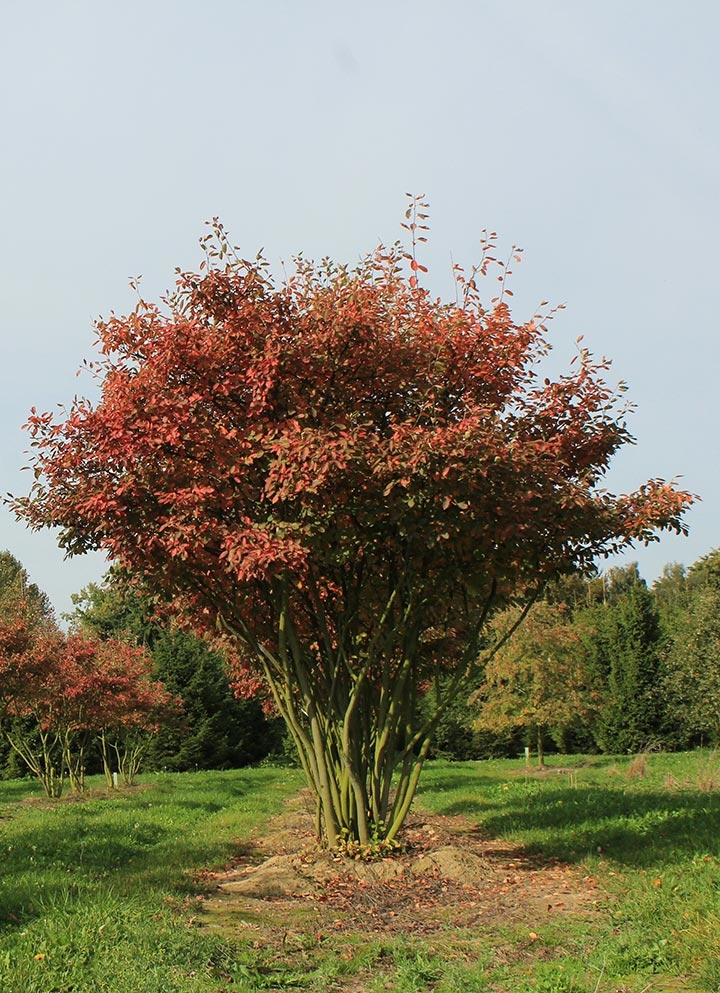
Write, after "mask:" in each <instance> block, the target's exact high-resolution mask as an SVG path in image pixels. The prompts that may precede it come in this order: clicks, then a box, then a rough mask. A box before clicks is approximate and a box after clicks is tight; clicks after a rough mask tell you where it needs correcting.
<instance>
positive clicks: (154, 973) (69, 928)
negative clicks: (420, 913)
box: [0, 753, 720, 993]
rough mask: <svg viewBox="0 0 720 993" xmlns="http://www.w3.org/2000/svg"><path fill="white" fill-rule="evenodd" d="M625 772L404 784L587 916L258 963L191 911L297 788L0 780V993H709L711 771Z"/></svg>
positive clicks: (311, 947) (166, 777) (294, 776)
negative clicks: (522, 860)
mask: <svg viewBox="0 0 720 993" xmlns="http://www.w3.org/2000/svg"><path fill="white" fill-rule="evenodd" d="M642 766H643V763H639V762H637V761H635V762H634V763H633V762H632V761H631V760H630V759H628V758H625V759H611V758H607V757H593V758H587V759H582V758H580V757H578V756H573V757H572V758H568V759H560V758H559V757H556V758H554V759H553V760H552V763H551V768H550V770H549V771H548V772H546V773H545V774H543V775H538V774H536V773H535V772H534V770H526V769H525V767H524V764H523V763H522V762H520V761H491V762H477V763H455V764H449V763H440V762H438V763H432V764H430V765H429V766H428V768H427V769H426V771H425V773H424V778H423V783H422V791H421V793H420V795H419V797H418V800H417V804H416V805H417V807H418V808H419V809H420V810H423V809H424V810H425V811H428V812H432V813H433V814H434V815H435V816H438V815H439V816H442V817H446V818H450V819H452V818H454V817H455V816H456V815H460V816H461V817H462V818H463V822H462V823H463V824H464V825H466V826H469V828H470V829H472V830H477V831H478V832H480V833H482V835H483V837H487V838H490V839H501V840H504V841H505V842H506V843H507V844H508V845H509V846H514V845H517V844H520V845H522V846H523V850H524V851H525V852H526V853H527V856H528V858H532V860H533V863H532V864H533V865H536V866H538V867H542V866H543V865H544V864H545V863H547V864H551V865H562V866H565V867H566V866H570V867H571V868H572V870H573V879H575V880H576V885H577V886H578V887H580V888H581V887H582V886H583V885H585V883H584V882H583V881H584V880H585V881H587V880H592V886H593V887H594V893H596V894H597V895H598V899H597V900H595V901H593V904H592V907H591V908H590V909H587V908H586V909H585V911H584V912H582V913H577V914H564V915H562V916H552V915H548V916H547V918H546V919H545V918H541V924H540V925H538V924H537V923H534V922H528V923H527V924H526V923H524V922H523V921H522V920H517V919H503V918H498V919H497V920H494V921H490V922H487V923H486V924H485V925H484V926H483V927H482V928H480V927H475V928H464V929H459V928H450V927H448V928H446V929H444V930H443V929H442V927H440V928H438V930H437V933H436V934H434V935H433V937H432V940H429V939H428V937H427V935H418V936H412V935H409V936H403V935H397V934H394V935H388V936H382V935H380V936H377V935H376V936H373V937H370V938H369V937H367V936H363V935H361V934H358V935H357V937H356V939H355V940H353V938H352V936H348V933H347V932H345V933H343V934H342V935H340V934H337V935H334V934H332V933H329V934H324V935H322V936H316V935H314V934H310V933H308V935H307V936H306V940H303V939H302V936H301V940H295V941H294V942H291V943H290V942H289V943H287V945H285V944H283V945H282V946H272V947H271V946H270V944H269V943H264V942H263V941H257V940H254V941H251V940H250V939H249V938H247V937H245V935H246V932H242V931H237V930H234V929H233V928H230V927H228V928H222V927H217V926H209V922H208V915H207V914H206V912H205V907H204V900H203V896H204V895H205V892H206V891H207V890H208V888H209V886H210V885H211V879H210V876H209V872H210V871H211V870H216V869H219V868H220V867H222V866H224V865H225V864H227V863H228V861H229V860H230V859H231V858H232V857H233V855H234V854H236V853H237V852H238V851H239V850H240V849H242V847H243V844H244V843H245V842H246V841H247V839H248V838H249V837H250V835H251V833H252V832H253V831H255V832H258V831H259V832H261V833H262V830H263V825H264V824H265V823H266V822H267V820H268V818H269V817H270V816H271V815H273V814H274V813H277V812H278V811H280V810H281V809H282V807H283V800H284V798H287V797H290V796H292V795H293V794H295V793H296V791H297V790H298V789H299V787H300V786H301V785H302V779H301V776H300V774H299V773H298V772H297V771H295V770H288V769H280V768H270V767H267V768H257V769H247V770H240V771H234V772H222V773H187V774H157V775H152V776H146V777H144V778H143V780H142V785H141V788H139V789H138V790H136V791H132V792H121V791H118V793H117V794H112V795H107V794H105V793H104V792H102V791H101V790H100V787H101V782H100V781H99V780H98V781H96V782H94V781H93V782H91V783H90V787H91V793H90V795H89V798H87V799H83V800H81V801H73V800H72V799H64V800H62V801H59V802H57V801H56V802H52V801H47V800H45V799H43V798H42V797H41V796H40V794H39V791H38V790H37V789H35V787H34V785H33V784H32V783H30V782H29V781H12V782H4V783H0V873H1V874H2V885H1V888H0V990H1V991H2V993H96V991H98V993H99V991H104V993H175V991H178V993H179V991H188V993H201V991H202V993H206V991H215V993H218V991H221V990H228V989H233V990H236V991H244V993H249V991H254V990H267V991H273V990H290V989H293V990H312V991H315V993H319V991H333V990H335V991H348V993H350V991H353V993H359V991H364V990H368V991H373V993H374V991H381V990H396V991H399V993H415V991H417V993H420V991H425V990H433V991H436V993H450V991H454V990H461V991H463V993H475V991H477V993H480V991H485V990H487V991H495V993H530V991H540V993H571V991H577V993H593V991H598V993H600V991H605V993H618V991H622V993H641V991H651V990H657V991H661V990H663V991H664V990H686V991H703V993H717V991H718V990H720V761H719V760H718V759H717V758H716V757H715V756H713V755H710V754H707V753H693V754H685V755H651V756H649V757H648V758H647V761H646V763H644V768H643V767H642ZM93 787H94V788H95V789H96V790H97V792H93V791H92V788H93ZM530 875H532V874H530ZM587 885H590V883H587ZM301 910H302V908H300V907H299V908H298V913H299V918H298V919H299V920H300V919H302V914H301ZM530 926H532V927H533V929H534V930H533V931H532V932H531V938H530V937H529V934H530V932H529V928H530Z"/></svg>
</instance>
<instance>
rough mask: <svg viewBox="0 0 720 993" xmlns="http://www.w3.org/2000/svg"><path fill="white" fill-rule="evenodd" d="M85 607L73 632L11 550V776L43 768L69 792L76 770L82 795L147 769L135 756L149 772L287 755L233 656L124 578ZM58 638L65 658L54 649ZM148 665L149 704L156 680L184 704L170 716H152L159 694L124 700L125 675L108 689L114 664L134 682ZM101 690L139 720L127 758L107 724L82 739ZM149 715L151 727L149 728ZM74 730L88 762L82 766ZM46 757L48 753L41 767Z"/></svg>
mask: <svg viewBox="0 0 720 993" xmlns="http://www.w3.org/2000/svg"><path fill="white" fill-rule="evenodd" d="M73 603H74V610H73V611H72V613H71V614H70V615H68V616H67V617H66V618H65V620H66V621H67V623H68V625H69V631H68V632H67V635H66V634H65V633H64V632H62V631H61V630H60V628H59V625H58V624H57V621H56V618H55V616H54V613H53V610H52V607H51V605H50V602H49V600H48V598H47V596H46V595H45V594H44V593H43V592H42V591H41V590H40V589H39V587H38V586H37V585H36V584H34V583H31V582H30V579H29V577H28V575H27V572H26V570H25V569H24V567H23V566H22V564H21V563H20V562H19V561H18V560H17V559H16V558H15V557H14V556H13V555H12V554H11V553H10V552H7V551H5V552H0V774H1V775H3V776H5V777H13V776H17V775H22V774H24V773H26V772H27V771H31V772H33V773H34V774H36V775H38V778H40V780H41V782H42V783H43V785H44V787H45V789H46V792H50V793H52V792H58V791H59V790H61V789H62V781H61V779H59V778H58V777H59V776H60V775H61V770H62V772H63V773H64V774H70V780H71V783H72V785H73V786H74V787H76V786H78V785H81V782H82V776H84V773H85V771H88V772H99V771H102V770H103V769H105V771H106V774H109V773H110V771H111V768H112V771H120V773H121V775H123V776H124V775H125V773H127V772H128V770H129V769H132V771H133V772H134V771H136V768H133V767H132V766H128V765H127V764H126V763H127V761H128V759H129V757H130V755H131V754H133V755H135V757H136V759H139V758H140V757H142V762H143V766H144V767H145V768H148V769H167V770H171V771H178V772H180V771H188V770H199V769H223V768H235V767H240V766H243V765H248V764H251V763H253V762H257V761H259V760H260V759H262V758H264V757H265V756H267V755H268V754H269V753H271V752H275V753H278V754H280V753H282V751H283V749H284V747H285V744H284V735H283V731H282V727H281V722H279V721H278V720H277V719H274V718H271V717H270V718H269V717H268V716H266V714H265V713H264V711H263V708H262V704H261V702H260V701H257V700H243V699H238V698H237V697H236V696H235V694H234V693H233V690H232V687H231V683H230V677H229V675H228V671H227V666H226V664H225V659H224V658H223V656H222V654H221V653H220V652H218V651H216V650H213V649H212V648H211V647H210V646H209V645H208V643H207V642H205V641H203V640H202V639H200V638H198V637H195V636H194V635H192V634H189V633H186V632H183V631H179V630H169V629H167V628H165V627H163V626H162V625H160V624H159V623H157V622H156V621H154V620H153V619H152V605H151V604H149V603H148V602H144V601H142V600H141V599H140V598H139V597H138V596H136V595H135V594H133V593H132V592H131V591H130V590H129V589H128V588H127V587H126V586H125V585H124V584H123V583H121V582H119V581H118V580H117V578H116V577H114V576H113V574H112V573H110V574H108V576H107V577H106V579H105V581H104V582H103V583H102V584H91V585H90V586H88V587H86V588H85V589H83V590H82V591H81V592H80V593H78V594H75V595H74V596H73ZM47 639H49V642H50V643H52V645H53V646H54V654H52V653H50V652H49V651H47V650H46V648H45V640H47ZM31 643H32V650H31V651H30V650H29V646H30V645H31ZM80 646H82V650H81V647H80ZM103 646H106V649H105V648H104V647H103ZM133 649H134V650H136V651H134V652H133V651H129V650H133ZM140 650H142V651H140ZM78 652H80V654H82V655H83V657H84V656H92V661H89V662H88V663H87V664H86V665H85V668H84V669H82V668H81V667H80V666H79V665H78V664H76V663H77V656H78ZM139 657H143V658H147V659H148V666H147V671H145V670H144V669H143V670H142V672H136V673H135V676H136V677H138V678H139V680H140V682H139V684H138V685H139V686H140V687H141V688H142V689H143V691H145V692H146V696H147V686H146V684H147V685H149V684H150V682H152V683H153V684H155V685H156V686H160V687H162V690H163V693H164V694H165V696H164V697H163V698H162V699H163V701H164V702H167V700H170V699H172V700H173V701H177V702H178V704H179V707H172V708H170V709H168V710H167V712H166V713H164V715H163V718H162V719H161V720H157V719H155V718H154V717H153V716H152V700H151V699H150V697H149V696H148V698H147V700H140V701H139V700H138V697H137V695H136V696H134V697H133V698H132V701H130V700H128V698H127V696H123V694H126V693H127V686H126V685H125V684H123V685H122V686H121V685H120V684H119V682H118V681H117V678H115V682H114V683H108V685H107V688H106V690H107V693H106V696H102V697H101V695H100V690H99V686H100V676H101V675H102V673H101V672H100V671H99V670H100V669H104V670H105V673H106V674H109V673H110V672H111V670H112V667H113V662H114V663H115V668H116V670H117V669H118V668H120V667H121V668H122V673H123V678H125V680H126V681H127V679H129V678H131V677H132V675H133V666H137V659H138V658H139ZM131 660H134V661H131ZM141 668H142V667H141ZM114 675H115V677H117V675H118V672H117V671H116V672H115V674H114ZM136 682H137V679H136ZM90 688H92V690H93V694H94V696H93V699H94V701H95V702H94V707H95V710H96V711H103V712H105V713H107V712H108V711H109V710H110V709H111V707H113V708H114V709H115V710H117V709H118V707H119V704H120V702H121V701H122V700H124V701H125V705H126V706H125V709H126V711H128V713H133V715H134V720H135V725H134V727H133V735H132V736H130V735H129V734H128V733H126V734H124V735H122V737H123V741H124V743H125V745H126V746H127V747H123V748H122V749H121V750H120V751H118V747H117V746H118V742H119V737H120V735H119V733H118V734H116V735H115V737H114V738H113V739H112V740H113V741H114V742H115V745H116V747H115V750H114V753H108V751H107V747H106V746H107V745H108V740H109V739H107V737H106V738H104V739H103V737H102V734H101V732H102V729H101V728H100V729H99V733H98V735H95V736H93V735H85V737H87V739H88V740H87V741H83V742H82V744H81V742H80V738H79V736H80V734H81V732H85V731H87V730H88V729H89V728H90V726H91V724H92V720H93V719H92V718H91V715H89V714H88V709H89V706H90V702H89V696H88V693H89V690H90ZM146 703H147V707H145V704H146ZM71 704H72V705H73V706H71ZM83 708H84V711H83ZM133 708H134V710H133ZM142 709H144V710H146V711H147V714H150V719H148V720H143V721H140V720H139V716H140V710H142ZM147 714H144V715H143V716H147ZM95 723H98V721H97V720H95ZM100 723H102V722H100ZM118 731H119V728H118ZM70 733H72V735H73V736H74V737H73V741H72V755H78V756H79V758H78V759H77V760H75V759H71V749H70V744H69V739H68V735H69V734H70ZM131 738H132V740H131ZM63 740H64V741H66V743H67V746H66V748H65V754H64V755H63V744H62V742H63ZM21 743H22V744H21ZM19 746H20V747H19ZM34 756H39V758H38V759H37V763H39V765H38V767H37V768H35V766H36V765H37V763H36V761H35V759H34V758H33V757H34ZM81 770H82V774H81ZM76 771H77V776H78V777H79V778H78V779H76V778H75V773H76ZM63 778H64V776H63Z"/></svg>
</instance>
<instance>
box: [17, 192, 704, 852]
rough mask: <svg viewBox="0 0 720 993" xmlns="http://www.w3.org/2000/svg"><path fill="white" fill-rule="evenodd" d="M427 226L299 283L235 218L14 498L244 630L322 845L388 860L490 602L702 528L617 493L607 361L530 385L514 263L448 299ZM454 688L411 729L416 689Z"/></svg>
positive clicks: (101, 375)
mask: <svg viewBox="0 0 720 993" xmlns="http://www.w3.org/2000/svg"><path fill="white" fill-rule="evenodd" d="M419 206H421V205H420V202H419V201H413V202H412V203H411V206H410V209H409V211H408V221H409V223H408V225H407V227H408V228H409V229H410V230H411V232H412V234H413V252H412V253H406V252H403V251H402V249H401V248H399V247H397V246H396V247H394V248H389V249H388V248H380V249H379V250H378V251H377V252H375V253H374V254H373V255H371V256H369V257H367V258H366V259H364V260H363V261H361V262H360V263H359V264H358V265H357V267H356V268H354V269H350V268H348V267H346V266H343V265H336V264H335V263H333V262H332V261H329V260H325V261H324V262H323V263H321V264H320V265H315V264H313V263H310V262H308V261H306V260H304V259H302V258H300V259H298V260H296V262H295V268H294V272H293V274H292V275H291V276H290V277H289V278H288V279H287V280H286V281H285V282H284V283H282V284H280V285H277V284H276V283H275V282H274V281H273V279H272V277H271V275H270V273H269V269H268V266H267V263H266V262H265V261H264V260H263V259H262V258H261V257H258V259H256V260H255V261H247V260H244V259H242V258H240V257H239V256H238V255H237V254H236V252H235V250H234V249H232V248H231V246H230V245H229V244H228V242H227V239H226V237H225V234H224V231H223V229H222V227H221V226H220V225H219V224H217V222H216V223H215V224H214V230H213V231H212V232H211V233H210V234H208V235H207V237H206V238H204V239H202V241H203V244H204V246H205V250H206V259H205V261H204V262H203V264H202V265H201V267H200V270H201V271H200V272H198V273H192V272H180V271H179V270H178V276H177V286H176V290H175V291H174V292H173V293H172V294H171V295H170V296H169V297H168V298H166V299H164V300H163V302H162V304H161V305H154V304H151V303H148V302H146V301H144V300H140V302H139V303H138V305H137V307H136V309H135V310H134V311H133V312H132V313H131V314H130V315H128V316H126V317H117V316H112V317H110V318H109V319H108V320H101V321H99V322H98V324H97V331H98V338H99V348H100V353H101V357H100V359H99V361H98V362H97V364H96V365H95V372H96V374H97V376H98V379H99V380H100V384H101V390H102V394H101V398H100V400H99V402H98V403H96V404H93V403H91V402H89V401H87V400H84V399H78V400H76V401H75V402H74V403H73V405H72V407H71V408H70V409H69V410H68V411H66V412H64V413H63V414H62V416H61V418H60V419H59V420H58V419H56V417H55V416H54V415H53V414H50V413H38V412H36V411H33V413H32V416H31V417H30V420H29V424H28V428H29V431H30V434H31V437H32V444H33V447H34V458H33V463H34V468H35V474H36V482H35V484H34V486H33V489H32V491H31V493H30V495H29V496H28V497H26V498H23V499H18V500H16V501H15V502H14V506H15V510H16V512H17V513H18V515H19V516H20V517H22V518H24V519H25V520H26V521H27V522H28V523H29V524H30V525H31V526H33V527H36V528H39V527H46V526H55V527H58V528H60V534H61V538H60V541H61V544H62V545H63V546H64V547H65V548H66V549H67V550H68V552H70V553H72V554H75V553H80V552H84V551H86V550H87V549H93V548H102V549H104V550H105V551H106V552H107V554H108V555H109V556H110V558H111V559H113V560H115V561H116V562H117V563H119V564H121V565H123V566H124V567H126V568H127V569H128V570H129V572H130V573H131V574H133V575H135V576H137V577H141V579H142V581H143V583H144V584H145V586H146V587H147V589H148V590H149V591H151V592H152V593H153V594H154V595H155V596H156V597H157V598H158V600H160V601H164V602H165V603H166V604H168V605H169V606H170V608H171V609H172V610H173V611H175V612H176V613H178V614H180V615H182V616H185V617H186V618H188V619H189V620H190V622H191V623H192V624H193V625H194V626H196V627H199V626H205V627H207V628H214V627H215V626H216V625H218V626H219V627H220V628H221V630H223V631H224V632H225V633H226V634H227V635H228V637H229V638H230V639H231V640H232V642H233V647H234V650H235V652H236V653H237V654H238V656H239V657H240V659H241V663H240V666H239V669H240V677H241V678H242V675H243V673H245V674H246V676H247V678H248V680H250V681H251V682H252V681H253V680H256V679H257V678H262V679H263V680H264V681H265V682H266V683H267V685H268V686H269V687H270V689H271V692H272V695H273V698H274V701H275V704H276V706H277V708H278V709H279V711H280V712H281V713H282V714H283V716H284V717H285V719H286V721H287V723H288V726H289V728H290V730H291V732H292V735H293V738H294V740H295V742H296V744H297V746H298V751H299V754H300V757H301V760H302V763H303V766H304V768H305V772H306V774H307V777H308V780H309V782H310V784H311V786H312V788H313V789H314V790H315V793H316V795H317V797H318V812H319V815H318V817H319V820H318V823H319V825H320V823H322V828H323V830H324V833H325V838H326V840H327V841H328V842H329V843H330V844H331V845H336V844H339V843H341V841H342V840H343V839H344V838H345V839H349V840H350V841H356V842H357V843H359V844H361V845H368V844H370V843H371V842H372V841H373V839H384V840H385V841H387V842H388V843H392V842H393V841H394V839H395V838H396V836H397V834H398V831H399V830H400V827H401V825H402V823H403V820H404V818H405V816H406V814H407V811H408V809H409V806H410V803H411V800H412V796H413V794H414V791H415V788H416V785H417V781H418V776H419V774H420V769H421V767H422V763H423V760H424V758H425V756H426V754H427V750H428V748H429V743H430V737H431V735H432V730H433V727H434V724H435V722H436V721H437V718H438V716H439V713H440V712H441V711H442V709H443V708H444V707H445V706H446V705H447V702H448V701H449V699H451V698H452V696H453V695H454V694H456V693H457V692H459V690H460V689H461V688H462V687H463V686H464V684H465V681H466V679H467V678H468V676H469V675H470V674H471V673H472V671H473V670H474V668H475V667H476V666H477V665H478V652H479V648H480V646H481V637H482V630H483V626H484V624H485V622H486V620H487V619H488V617H489V616H490V615H491V613H492V611H493V610H494V609H495V608H496V607H497V606H498V605H502V604H505V603H507V601H508V600H509V598H511V597H519V598H521V599H525V600H529V599H531V598H532V597H533V596H534V595H535V593H536V592H537V590H538V589H539V588H540V587H541V586H542V585H543V583H544V582H545V581H546V580H547V579H549V578H550V577H553V576H555V575H557V574H558V573H562V572H565V571H568V570H572V569H582V568H584V567H586V566H587V565H589V563H590V562H592V560H593V559H595V557H596V556H598V555H602V554H605V553H608V552H612V551H616V550H618V549H621V548H624V547H626V546H628V545H629V544H630V543H631V542H633V541H634V540H641V541H649V540H652V539H654V538H655V537H656V534H657V531H658V529H663V528H670V529H673V530H675V531H682V530H684V526H683V524H682V514H683V511H684V509H685V508H686V507H687V505H688V504H689V502H690V500H691V497H690V495H689V494H687V493H684V492H678V491H677V490H676V489H675V488H674V487H673V486H671V485H668V484H666V483H664V482H663V481H660V480H651V481H650V482H648V483H646V484H645V485H644V486H642V487H641V488H640V489H639V490H638V491H637V492H635V493H632V494H630V495H627V496H613V495H611V494H609V493H607V492H604V491H603V490H602V489H600V483H601V480H602V477H603V475H604V473H605V471H606V469H607V467H608V464H609V462H610V460H611V457H612V456H613V454H614V453H615V452H616V451H617V450H618V448H620V447H621V446H622V445H624V444H626V443H627V442H629V441H631V436H630V434H629V432H628V430H627V427H626V424H625V417H624V410H623V408H622V407H621V406H620V404H619V400H618V397H617V394H616V392H615V391H613V390H611V389H609V388H608V387H607V385H606V384H605V382H604V378H603V377H604V373H605V371H606V367H607V364H606V363H605V362H604V361H601V362H596V361H594V360H593V359H592V357H591V356H590V355H589V354H588V353H587V352H586V351H582V352H581V353H580V355H579V359H578V361H577V364H576V367H575V368H574V369H572V370H571V371H570V372H569V373H568V374H567V375H564V376H561V377H559V378H557V379H554V380H552V381H551V380H549V379H545V380H544V381H543V380H541V379H539V378H538V377H537V365H538V362H539V361H540V360H541V359H542V357H543V355H544V354H545V353H546V351H547V348H548V345H547V343H546V338H545V330H546V328H545V325H544V323H543V318H542V317H536V318H534V319H533V320H530V321H527V322H525V323H519V324H518V323H515V322H514V321H513V319H512V317H511V314H510V311H509V308H508V305H507V302H506V297H507V294H506V293H505V292H504V289H503V288H504V280H505V277H506V275H507V272H506V271H505V269H504V268H502V267H501V269H500V270H498V274H499V278H500V280H501V291H500V296H499V297H497V298H495V299H494V300H493V301H492V302H491V303H490V304H488V306H487V307H486V306H484V305H483V303H482V302H481V298H480V294H479V291H478V288H477V285H478V283H479V282H480V277H481V276H482V275H486V274H488V273H489V272H490V271H491V269H492V267H493V266H494V264H495V263H494V260H493V259H492V257H491V255H490V254H489V252H490V251H491V249H492V245H487V246H486V252H485V254H484V256H483V259H482V262H481V264H480V266H478V267H476V268H475V269H473V271H472V273H471V274H468V275H464V274H463V273H462V272H461V271H459V270H458V271H457V273H456V275H457V287H458V293H457V297H458V299H457V301H456V302H450V303H446V302H443V301H441V300H438V299H434V298H433V297H432V296H431V295H430V293H429V292H427V291H426V290H424V289H423V288H421V287H420V286H419V285H418V273H419V272H422V271H423V269H422V267H421V266H420V265H419V264H418V263H417V262H416V260H415V257H414V250H415V245H416V243H417V242H418V241H420V240H421V237H422V236H420V237H416V236H417V232H418V230H419V229H420V228H422V224H421V223H420V222H421V221H422V220H423V219H424V217H423V215H421V214H420V213H419V212H418V207H419ZM408 260H409V261H410V263H411V264H410V275H409V276H408V275H407V274H405V273H404V271H403V270H404V266H405V263H406V262H407V261H408ZM448 672H450V673H451V674H452V678H451V679H449V680H448V679H445V680H443V681H442V686H443V692H442V693H441V694H440V697H439V704H438V708H439V709H438V712H436V713H435V714H434V715H432V716H431V717H430V718H429V719H428V720H427V721H426V722H425V723H424V724H422V725H418V724H417V723H416V706H415V705H416V701H417V696H418V694H419V693H421V692H422V689H423V687H425V686H427V684H428V681H429V680H433V679H435V677H437V676H439V675H440V674H441V673H445V674H447V673H448Z"/></svg>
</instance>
